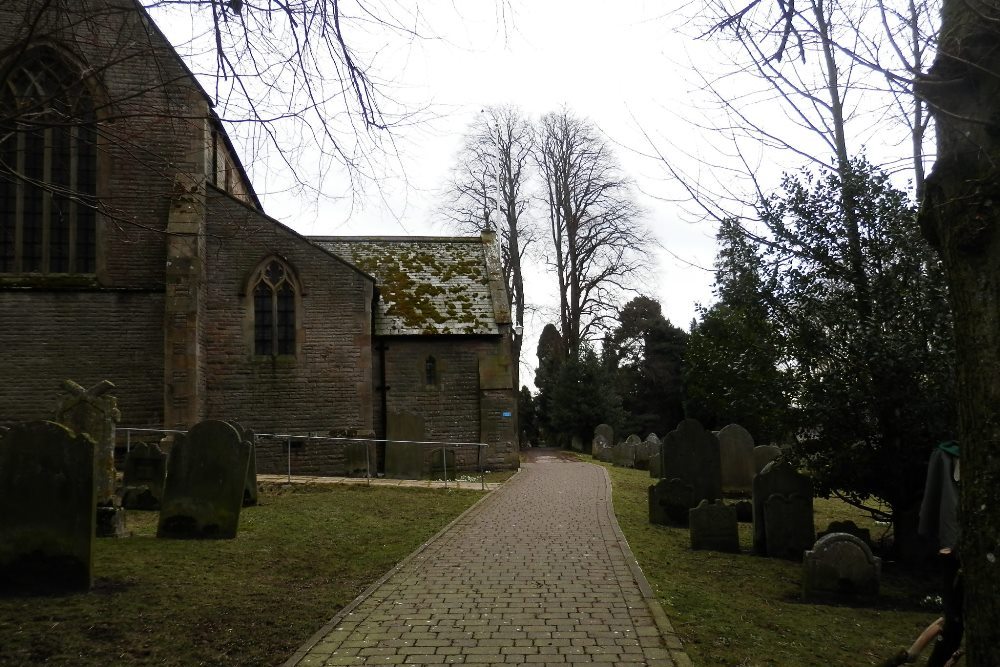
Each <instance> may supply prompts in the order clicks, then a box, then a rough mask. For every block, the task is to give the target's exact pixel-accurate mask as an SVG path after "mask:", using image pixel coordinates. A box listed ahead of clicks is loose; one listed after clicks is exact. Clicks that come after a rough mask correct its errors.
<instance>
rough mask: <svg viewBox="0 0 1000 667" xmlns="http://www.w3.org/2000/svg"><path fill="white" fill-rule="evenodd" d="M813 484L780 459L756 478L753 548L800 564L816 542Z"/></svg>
mask: <svg viewBox="0 0 1000 667" xmlns="http://www.w3.org/2000/svg"><path fill="white" fill-rule="evenodd" d="M812 499H813V486H812V480H810V479H809V478H808V477H806V476H805V475H802V474H800V473H799V472H798V471H797V470H796V469H795V468H794V467H793V466H792V464H791V463H789V462H788V461H785V460H782V459H779V460H777V461H774V462H772V463H769V464H768V465H767V466H766V467H765V468H764V470H762V471H761V472H760V473H759V474H758V475H757V476H756V477H754V478H753V548H754V552H756V553H758V554H760V555H764V556H774V557H778V558H791V559H794V560H798V559H800V558H802V553H803V552H804V551H805V550H806V549H808V548H809V547H810V546H811V545H812V543H813V542H814V541H815V539H816V532H815V528H814V525H813V506H812V505H813V503H812Z"/></svg>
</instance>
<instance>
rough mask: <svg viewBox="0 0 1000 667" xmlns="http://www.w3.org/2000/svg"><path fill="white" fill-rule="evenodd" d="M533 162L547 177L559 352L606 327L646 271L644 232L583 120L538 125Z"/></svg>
mask: <svg viewBox="0 0 1000 667" xmlns="http://www.w3.org/2000/svg"><path fill="white" fill-rule="evenodd" d="M535 162H536V163H537V165H538V171H539V175H540V178H541V179H542V180H543V182H544V186H543V193H544V194H543V197H544V201H545V205H546V206H547V212H548V223H549V232H550V234H551V238H550V239H549V240H550V242H551V244H552V245H551V248H550V250H551V252H552V256H551V257H550V259H549V261H548V263H549V264H550V265H551V266H552V268H553V269H554V270H555V273H556V279H557V281H558V291H559V319H560V325H561V326H560V330H561V333H562V336H563V340H564V342H565V345H564V349H565V351H566V354H567V355H569V356H570V357H574V358H575V357H576V356H577V355H578V354H579V352H580V347H581V344H583V343H584V342H586V341H588V340H591V339H593V338H595V337H596V336H597V335H598V333H599V332H602V331H603V330H605V329H607V328H608V327H609V325H610V323H611V322H612V320H613V318H614V316H615V314H616V313H617V306H618V305H619V304H620V303H621V297H622V296H623V294H624V293H626V292H628V291H630V290H631V289H632V288H633V287H634V286H635V283H636V281H638V280H639V278H640V277H641V276H642V274H643V270H644V268H645V263H646V260H647V259H648V246H649V235H648V234H647V233H646V231H645V230H644V228H643V226H642V224H641V222H640V216H641V211H640V210H639V208H638V206H636V204H635V203H634V202H633V201H632V198H631V182H630V181H629V179H628V178H627V177H626V176H625V175H624V174H623V173H622V171H621V169H620V168H619V166H618V163H617V162H616V160H615V157H614V155H613V154H612V152H611V149H610V148H609V146H608V144H607V142H606V141H605V140H604V138H603V137H602V136H601V134H600V132H599V131H598V129H597V128H596V127H595V126H594V125H593V124H592V123H591V122H590V121H588V120H586V119H583V118H580V117H578V116H575V115H574V114H572V113H571V112H570V111H569V110H568V109H562V110H561V111H557V112H553V113H549V114H546V115H545V116H543V117H542V119H541V121H540V122H539V126H538V135H537V138H536V140H535Z"/></svg>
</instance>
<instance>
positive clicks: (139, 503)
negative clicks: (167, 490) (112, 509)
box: [122, 443, 167, 510]
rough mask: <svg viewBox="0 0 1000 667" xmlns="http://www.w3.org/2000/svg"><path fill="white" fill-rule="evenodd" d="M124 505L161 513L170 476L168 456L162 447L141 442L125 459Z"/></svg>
mask: <svg viewBox="0 0 1000 667" xmlns="http://www.w3.org/2000/svg"><path fill="white" fill-rule="evenodd" d="M124 468H125V472H124V479H123V486H124V488H123V490H122V505H123V506H124V507H126V508H127V509H134V510H158V509H160V499H161V498H162V497H163V480H164V479H165V478H166V476H167V455H166V454H164V453H163V452H162V451H161V450H160V448H159V446H157V445H155V444H151V443H139V444H137V445H135V446H133V447H132V449H131V451H129V453H128V456H126V458H125V466H124Z"/></svg>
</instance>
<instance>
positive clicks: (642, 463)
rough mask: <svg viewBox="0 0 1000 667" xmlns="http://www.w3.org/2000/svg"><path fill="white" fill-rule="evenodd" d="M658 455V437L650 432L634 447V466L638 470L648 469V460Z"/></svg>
mask: <svg viewBox="0 0 1000 667" xmlns="http://www.w3.org/2000/svg"><path fill="white" fill-rule="evenodd" d="M659 455H660V439H659V438H657V437H656V434H655V433H650V434H649V435H647V436H646V439H645V440H643V441H642V442H641V443H639V445H638V446H637V447H636V448H635V467H636V468H638V469H639V470H649V466H650V461H652V459H653V457H654V456H657V457H658V456H659Z"/></svg>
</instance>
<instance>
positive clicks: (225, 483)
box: [156, 421, 250, 539]
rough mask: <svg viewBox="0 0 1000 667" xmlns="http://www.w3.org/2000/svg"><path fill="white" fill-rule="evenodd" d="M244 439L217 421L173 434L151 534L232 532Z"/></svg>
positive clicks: (242, 477) (242, 482)
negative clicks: (172, 442)
mask: <svg viewBox="0 0 1000 667" xmlns="http://www.w3.org/2000/svg"><path fill="white" fill-rule="evenodd" d="M249 449H250V444H249V443H248V442H246V441H244V440H242V439H241V438H240V434H239V432H238V431H237V430H236V429H235V428H234V427H233V426H232V425H231V424H228V423H226V422H222V421H204V422H201V423H199V424H196V425H195V426H194V427H193V428H192V429H191V430H190V431H189V432H188V433H187V434H186V435H185V434H178V435H177V437H176V438H175V439H174V444H173V447H172V448H171V450H170V457H169V459H168V461H167V481H166V484H165V485H164V488H163V500H162V502H161V503H160V522H159V525H158V527H157V530H156V536H157V537H173V538H194V539H228V538H234V537H236V532H237V530H238V529H239V520H240V509H241V507H242V506H243V493H244V490H245V488H246V479H247V466H248V465H249V456H250V452H249Z"/></svg>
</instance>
